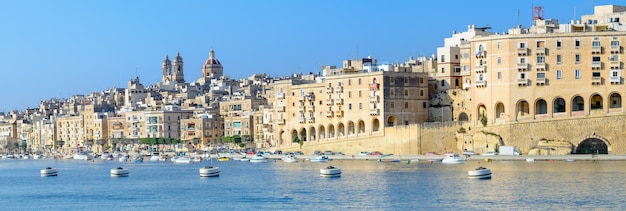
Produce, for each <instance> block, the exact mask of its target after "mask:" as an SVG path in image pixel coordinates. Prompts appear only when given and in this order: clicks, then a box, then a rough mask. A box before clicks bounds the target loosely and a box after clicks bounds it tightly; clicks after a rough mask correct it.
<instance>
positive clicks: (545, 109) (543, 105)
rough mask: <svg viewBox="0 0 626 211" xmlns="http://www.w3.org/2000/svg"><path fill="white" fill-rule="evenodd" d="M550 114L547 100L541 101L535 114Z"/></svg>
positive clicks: (538, 102)
mask: <svg viewBox="0 0 626 211" xmlns="http://www.w3.org/2000/svg"><path fill="white" fill-rule="evenodd" d="M547 113H548V103H546V101H545V100H543V99H539V100H537V102H536V103H535V114H547Z"/></svg>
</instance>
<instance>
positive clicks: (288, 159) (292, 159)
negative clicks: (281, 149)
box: [282, 154, 298, 163]
mask: <svg viewBox="0 0 626 211" xmlns="http://www.w3.org/2000/svg"><path fill="white" fill-rule="evenodd" d="M282 160H283V161H284V162H285V163H296V162H298V158H297V157H296V156H294V155H291V154H289V155H287V156H285V157H283V158H282Z"/></svg>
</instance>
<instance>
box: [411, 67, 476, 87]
mask: <svg viewBox="0 0 626 211" xmlns="http://www.w3.org/2000/svg"><path fill="white" fill-rule="evenodd" d="M468 70H469V68H468ZM423 83H424V78H420V84H423Z"/></svg>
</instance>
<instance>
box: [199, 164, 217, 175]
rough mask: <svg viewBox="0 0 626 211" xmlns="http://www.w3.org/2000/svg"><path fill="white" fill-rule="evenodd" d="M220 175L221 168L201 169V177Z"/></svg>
mask: <svg viewBox="0 0 626 211" xmlns="http://www.w3.org/2000/svg"><path fill="white" fill-rule="evenodd" d="M219 175H220V167H214V166H207V167H204V168H201V169H200V176H201V177H217V176H219Z"/></svg>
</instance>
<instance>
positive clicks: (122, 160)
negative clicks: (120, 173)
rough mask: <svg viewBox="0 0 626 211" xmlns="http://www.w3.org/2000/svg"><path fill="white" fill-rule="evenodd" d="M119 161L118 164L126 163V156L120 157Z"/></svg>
mask: <svg viewBox="0 0 626 211" xmlns="http://www.w3.org/2000/svg"><path fill="white" fill-rule="evenodd" d="M119 161H120V162H126V161H128V158H127V157H126V156H122V157H120V158H119Z"/></svg>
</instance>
